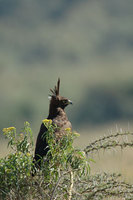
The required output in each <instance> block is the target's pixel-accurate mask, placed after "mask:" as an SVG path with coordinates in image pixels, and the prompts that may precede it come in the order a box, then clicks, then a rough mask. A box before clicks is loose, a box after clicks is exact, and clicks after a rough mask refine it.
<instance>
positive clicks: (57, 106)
mask: <svg viewBox="0 0 133 200" xmlns="http://www.w3.org/2000/svg"><path fill="white" fill-rule="evenodd" d="M59 88H60V79H58V82H57V86H55V88H54V89H53V90H52V89H50V91H51V92H52V95H51V96H50V106H49V115H48V117H47V119H51V120H52V123H53V124H55V125H56V126H57V127H58V129H57V130H55V133H54V134H56V137H57V138H60V137H61V136H62V135H64V134H65V129H66V128H70V129H72V125H71V123H70V121H69V120H68V118H67V115H66V113H65V111H64V109H65V107H66V106H68V105H69V104H72V101H70V100H69V99H67V98H65V97H62V96H60V95H59ZM46 131H47V128H46V127H45V125H44V124H43V123H42V124H41V127H40V131H39V134H38V136H37V141H36V147H35V156H34V163H35V165H36V166H38V167H40V166H41V159H42V158H43V157H44V156H46V154H47V152H48V150H49V148H48V144H47V141H46V137H42V135H43V136H45V133H46Z"/></svg>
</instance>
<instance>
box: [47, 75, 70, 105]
mask: <svg viewBox="0 0 133 200" xmlns="http://www.w3.org/2000/svg"><path fill="white" fill-rule="evenodd" d="M59 89H60V78H58V81H57V86H55V87H54V89H50V91H51V92H52V95H50V96H49V99H50V103H51V104H52V105H53V106H55V107H60V108H62V109H64V108H65V107H66V106H68V105H69V104H72V101H71V100H69V99H67V98H65V97H62V96H60V95H59Z"/></svg>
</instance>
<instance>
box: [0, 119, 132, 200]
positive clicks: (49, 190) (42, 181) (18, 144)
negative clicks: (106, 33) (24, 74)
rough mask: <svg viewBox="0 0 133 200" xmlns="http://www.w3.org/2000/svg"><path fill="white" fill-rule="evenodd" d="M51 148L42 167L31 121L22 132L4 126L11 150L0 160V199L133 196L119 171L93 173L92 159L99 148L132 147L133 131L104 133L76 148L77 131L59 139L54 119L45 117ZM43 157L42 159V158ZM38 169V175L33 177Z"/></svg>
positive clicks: (47, 137) (129, 197)
mask: <svg viewBox="0 0 133 200" xmlns="http://www.w3.org/2000/svg"><path fill="white" fill-rule="evenodd" d="M43 123H44V124H45V126H46V127H47V133H46V134H45V136H43V137H46V139H47V141H48V145H49V151H48V153H47V155H46V157H45V158H44V159H42V160H41V162H42V166H41V170H39V169H36V168H35V166H34V164H33V147H34V144H33V137H32V131H31V128H30V124H29V123H28V122H26V123H25V124H24V128H23V130H22V132H21V133H17V131H16V128H15V127H9V128H4V129H3V133H4V135H5V137H6V138H7V139H8V146H10V147H11V149H12V153H10V154H9V155H7V156H6V157H5V158H1V159H0V199H3V200H4V199H7V200H11V199H14V200H15V199H17V200H18V199H19V200H21V199H26V200H32V199H47V200H55V199H58V200H62V199H63V200H65V199H66V200H72V199H74V200H78V199H82V200H86V199H88V200H91V199H92V200H94V199H95V200H100V199H105V198H107V197H112V196H114V197H122V198H124V199H133V185H131V184H128V183H126V182H124V181H122V179H121V176H120V174H115V173H113V174H108V173H103V174H95V175H91V173H90V164H91V162H92V161H93V160H92V159H91V158H90V156H88V154H89V155H90V154H91V153H96V152H97V151H99V150H100V149H104V150H107V149H110V148H117V147H118V146H119V147H121V148H124V147H126V146H129V147H132V146H133V142H132V141H131V140H129V141H128V142H127V139H126V140H125V139H124V138H123V137H124V136H132V133H117V134H115V135H109V136H104V137H103V138H100V139H98V140H95V141H94V142H92V143H90V144H89V145H88V146H87V147H86V148H85V149H84V150H80V149H77V148H75V147H73V141H74V139H75V138H76V137H78V136H79V134H78V133H75V132H71V130H70V129H66V130H65V131H66V134H65V135H64V136H63V137H62V138H60V139H57V138H56V136H55V135H54V131H55V129H56V128H57V127H56V126H55V125H53V124H52V121H51V120H43ZM40 159H41V158H40ZM33 171H36V173H35V176H34V177H33V176H32V173H33Z"/></svg>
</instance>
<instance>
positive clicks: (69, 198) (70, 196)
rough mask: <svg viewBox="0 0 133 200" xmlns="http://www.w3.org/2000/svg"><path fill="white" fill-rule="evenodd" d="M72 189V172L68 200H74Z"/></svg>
mask: <svg viewBox="0 0 133 200" xmlns="http://www.w3.org/2000/svg"><path fill="white" fill-rule="evenodd" d="M72 189H73V172H72V171H70V189H69V192H68V200H71V199H72Z"/></svg>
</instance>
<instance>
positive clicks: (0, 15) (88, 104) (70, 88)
mask: <svg viewBox="0 0 133 200" xmlns="http://www.w3.org/2000/svg"><path fill="white" fill-rule="evenodd" d="M132 11H133V1H130V0H127V1H125V0H112V1H110V0H102V1H98V0H96V1H87V0H83V1H79V0H62V1H60V0H54V1H52V0H50V1H46V0H38V1H36V0H32V1H31V0H28V1H27V0H20V1H17V0H12V1H10V0H1V1H0V42H1V45H0V94H1V96H0V102H1V104H0V110H1V115H0V122H1V123H0V128H1V129H2V128H3V126H8V125H12V123H13V124H16V123H17V124H19V126H20V127H22V126H23V125H22V123H23V121H25V120H28V121H30V122H31V123H32V124H33V127H34V128H35V129H36V130H38V129H37V127H38V126H39V124H40V121H41V119H42V118H44V117H46V116H47V113H48V104H49V102H48V100H47V96H48V94H49V88H51V87H53V86H54V84H55V83H56V80H57V78H58V77H59V76H60V77H61V91H62V95H64V96H67V97H70V98H71V99H72V100H73V101H74V106H73V107H71V108H70V107H69V108H68V109H67V112H68V115H69V116H70V118H71V120H72V121H73V124H75V125H74V126H76V127H77V126H80V125H82V124H84V123H105V122H108V121H110V120H116V119H129V118H130V119H131V118H132V117H133V109H132V107H133V106H132V91H133V86H132V78H133V73H132V63H133V56H132V55H133V26H132V19H133V12H132ZM36 130H35V131H36Z"/></svg>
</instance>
